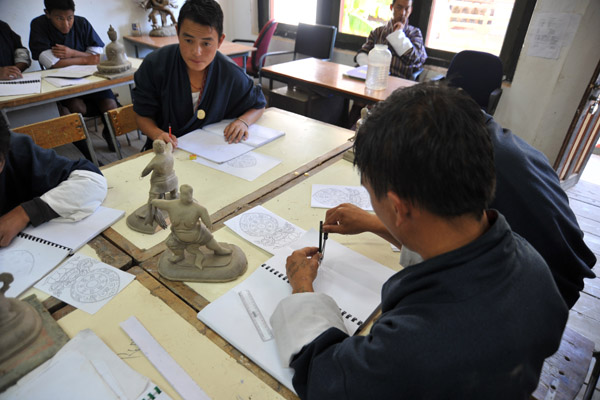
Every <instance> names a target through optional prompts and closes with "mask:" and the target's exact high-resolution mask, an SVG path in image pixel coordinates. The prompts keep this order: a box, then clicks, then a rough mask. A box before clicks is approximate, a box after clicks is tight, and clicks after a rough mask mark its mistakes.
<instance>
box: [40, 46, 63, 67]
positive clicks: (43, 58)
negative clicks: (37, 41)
mask: <svg viewBox="0 0 600 400" xmlns="http://www.w3.org/2000/svg"><path fill="white" fill-rule="evenodd" d="M38 61H39V62H40V64H42V65H43V66H44V68H46V69H50V68H52V66H53V65H54V64H56V63H57V62H59V61H60V58H58V57H56V56H55V55H54V53H52V50H51V49H48V50H44V51H42V52H41V53H40V56H39V57H38Z"/></svg>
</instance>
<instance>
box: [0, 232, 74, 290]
mask: <svg viewBox="0 0 600 400" xmlns="http://www.w3.org/2000/svg"><path fill="white" fill-rule="evenodd" d="M68 254H69V250H67V249H63V248H59V247H55V246H51V245H48V244H45V243H42V242H39V241H33V240H30V239H25V238H22V237H20V236H17V237H15V238H14V239H13V241H12V242H11V244H10V245H8V246H7V247H4V248H1V249H0V272H10V273H11V274H12V275H13V278H14V281H13V282H12V283H11V284H10V288H9V289H8V291H7V292H6V293H5V295H6V297H17V296H19V295H20V294H21V293H23V292H24V291H25V290H27V289H29V288H30V287H31V286H32V285H33V284H34V283H36V282H37V281H38V280H39V279H41V278H42V277H43V276H44V275H46V274H47V273H48V272H50V271H51V270H52V269H54V267H56V266H57V265H58V264H59V263H60V262H61V261H62V260H63V259H64V258H65V257H66V256H67V255H68Z"/></svg>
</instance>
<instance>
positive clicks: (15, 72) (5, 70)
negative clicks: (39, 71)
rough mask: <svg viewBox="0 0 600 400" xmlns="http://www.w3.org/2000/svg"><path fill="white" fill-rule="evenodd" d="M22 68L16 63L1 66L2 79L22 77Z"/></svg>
mask: <svg viewBox="0 0 600 400" xmlns="http://www.w3.org/2000/svg"><path fill="white" fill-rule="evenodd" d="M22 77H23V74H22V73H21V70H20V69H19V68H17V67H16V66H14V65H9V66H7V67H0V80H11V79H18V78H22Z"/></svg>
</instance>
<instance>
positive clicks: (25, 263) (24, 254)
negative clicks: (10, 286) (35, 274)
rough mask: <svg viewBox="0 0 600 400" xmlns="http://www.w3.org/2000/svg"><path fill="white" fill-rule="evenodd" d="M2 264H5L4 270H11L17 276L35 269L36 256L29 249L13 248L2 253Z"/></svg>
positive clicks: (0, 263)
mask: <svg viewBox="0 0 600 400" xmlns="http://www.w3.org/2000/svg"><path fill="white" fill-rule="evenodd" d="M0 265H3V266H4V268H2V271H3V272H9V273H11V274H12V275H13V276H14V277H15V278H17V277H19V276H26V275H29V274H30V273H31V271H33V267H34V265H35V258H34V257H33V254H31V253H30V252H29V251H27V250H11V251H7V252H2V253H0Z"/></svg>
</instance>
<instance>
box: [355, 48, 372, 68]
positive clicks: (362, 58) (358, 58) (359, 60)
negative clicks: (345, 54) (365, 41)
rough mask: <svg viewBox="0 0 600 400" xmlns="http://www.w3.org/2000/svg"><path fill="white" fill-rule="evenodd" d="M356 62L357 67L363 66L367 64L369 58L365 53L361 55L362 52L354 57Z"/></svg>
mask: <svg viewBox="0 0 600 400" xmlns="http://www.w3.org/2000/svg"><path fill="white" fill-rule="evenodd" d="M356 62H357V63H358V65H360V66H363V65H367V64H368V63H369V56H368V55H367V53H363V52H362V51H361V52H360V53H358V54H357V55H356Z"/></svg>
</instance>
